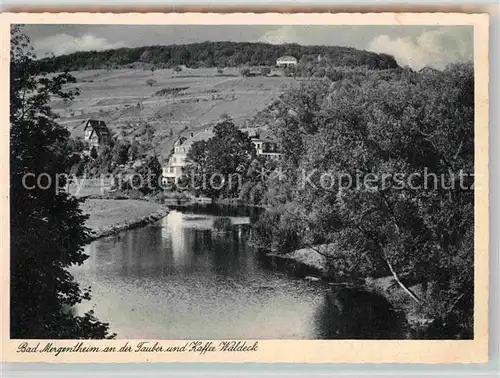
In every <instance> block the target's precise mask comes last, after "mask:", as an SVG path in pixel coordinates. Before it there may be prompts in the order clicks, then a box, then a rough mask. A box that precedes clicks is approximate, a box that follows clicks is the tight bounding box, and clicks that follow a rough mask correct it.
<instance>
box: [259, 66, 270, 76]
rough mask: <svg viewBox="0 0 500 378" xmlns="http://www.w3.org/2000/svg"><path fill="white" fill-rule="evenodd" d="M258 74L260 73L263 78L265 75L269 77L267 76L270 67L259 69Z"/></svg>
mask: <svg viewBox="0 0 500 378" xmlns="http://www.w3.org/2000/svg"><path fill="white" fill-rule="evenodd" d="M260 73H261V74H262V75H264V76H265V75H269V74H270V73H271V68H270V67H262V68H261V69H260Z"/></svg>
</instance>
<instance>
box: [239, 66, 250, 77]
mask: <svg viewBox="0 0 500 378" xmlns="http://www.w3.org/2000/svg"><path fill="white" fill-rule="evenodd" d="M240 75H241V76H243V77H248V76H250V68H248V67H244V68H242V69H241V70H240Z"/></svg>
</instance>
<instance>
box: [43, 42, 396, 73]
mask: <svg viewBox="0 0 500 378" xmlns="http://www.w3.org/2000/svg"><path fill="white" fill-rule="evenodd" d="M283 55H292V56H294V57H296V58H297V59H298V60H299V61H300V62H301V63H303V64H304V65H307V64H310V63H311V62H314V61H318V60H320V61H321V62H322V64H329V65H335V66H341V67H358V66H367V67H369V68H372V69H387V68H396V67H397V63H396V60H395V59H394V58H393V57H392V56H390V55H386V54H376V53H373V52H368V51H360V50H356V49H354V48H350V47H338V46H300V45H297V44H287V45H271V44H266V43H249V42H203V43H192V44H187V45H169V46H144V47H136V48H120V49H115V50H106V51H80V52H75V53H73V54H68V55H61V56H57V57H50V58H45V59H42V60H41V64H42V67H43V69H44V70H46V71H64V70H69V71H73V70H80V69H104V68H121V67H127V66H131V65H133V64H136V63H141V64H150V65H153V67H158V68H173V67H175V68H177V69H178V70H179V71H180V70H181V69H180V68H178V66H179V65H185V66H187V67H192V68H197V67H237V66H242V65H252V66H274V65H275V64H276V59H278V58H279V57H280V56H283ZM320 55H321V57H320V58H319V59H318V57H319V56H320Z"/></svg>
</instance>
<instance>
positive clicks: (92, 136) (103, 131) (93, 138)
mask: <svg viewBox="0 0 500 378" xmlns="http://www.w3.org/2000/svg"><path fill="white" fill-rule="evenodd" d="M83 132H84V135H85V136H84V139H85V141H86V142H87V143H88V144H89V150H88V151H89V153H90V152H91V151H92V150H93V149H95V150H96V151H97V149H98V147H99V146H101V145H103V144H107V143H109V139H110V137H111V133H110V132H109V129H108V127H107V126H106V123H105V122H104V121H100V120H95V119H89V120H87V121H86V122H85V127H84V128H83Z"/></svg>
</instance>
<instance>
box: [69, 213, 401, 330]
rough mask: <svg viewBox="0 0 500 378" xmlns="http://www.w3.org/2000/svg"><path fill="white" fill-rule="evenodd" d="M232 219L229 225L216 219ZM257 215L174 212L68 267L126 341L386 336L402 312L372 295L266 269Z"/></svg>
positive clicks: (97, 246)
mask: <svg viewBox="0 0 500 378" xmlns="http://www.w3.org/2000/svg"><path fill="white" fill-rule="evenodd" d="M222 215H229V216H231V220H232V222H233V230H232V232H229V233H217V232H215V231H214V230H213V221H214V220H215V219H216V217H218V216H222ZM253 218H254V214H252V213H251V212H250V213H245V212H241V211H237V212H235V211H234V210H231V212H228V211H226V210H224V209H214V208H213V207H212V208H211V209H208V210H207V209H205V210H204V213H200V211H193V210H182V212H181V211H179V210H174V211H172V212H171V213H170V214H169V215H168V216H167V217H165V218H163V219H162V220H160V221H158V222H156V223H153V224H150V225H148V226H146V227H143V228H140V229H135V230H131V231H126V232H123V233H121V234H119V235H116V236H111V237H107V238H103V239H99V240H96V241H94V242H93V243H91V244H90V245H88V246H87V247H86V250H85V252H86V253H87V254H88V255H90V258H89V259H88V260H87V261H86V262H85V264H83V265H82V266H80V267H75V268H73V269H72V273H73V274H74V276H75V278H76V280H77V281H78V282H79V283H80V284H81V285H82V286H89V285H90V286H92V300H91V301H88V302H87V303H84V304H82V305H80V307H79V308H78V311H79V312H83V311H86V310H89V309H90V308H92V307H94V309H95V312H96V316H97V317H98V318H99V319H100V320H101V321H105V322H109V323H110V328H111V331H112V332H116V333H117V334H118V338H120V339H122V338H127V339H319V338H340V339H372V338H377V339H392V338H403V337H405V336H404V332H403V331H400V329H401V325H400V323H401V322H400V318H399V317H398V316H396V314H395V313H394V312H393V311H392V310H391V309H390V306H389V305H388V303H387V302H386V301H385V300H384V299H382V298H380V297H377V296H375V295H373V294H368V293H365V292H359V291H352V290H342V291H340V292H335V293H333V292H332V291H331V290H330V288H329V287H328V285H325V284H322V283H311V282H308V281H305V280H302V279H299V278H295V277H292V276H290V275H287V274H285V273H281V272H279V271H276V270H273V269H270V268H269V264H266V263H265V262H263V261H261V259H259V258H258V256H257V255H256V253H255V251H254V250H252V248H250V247H248V246H247V240H248V229H249V223H250V222H251V220H252V219H253Z"/></svg>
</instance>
